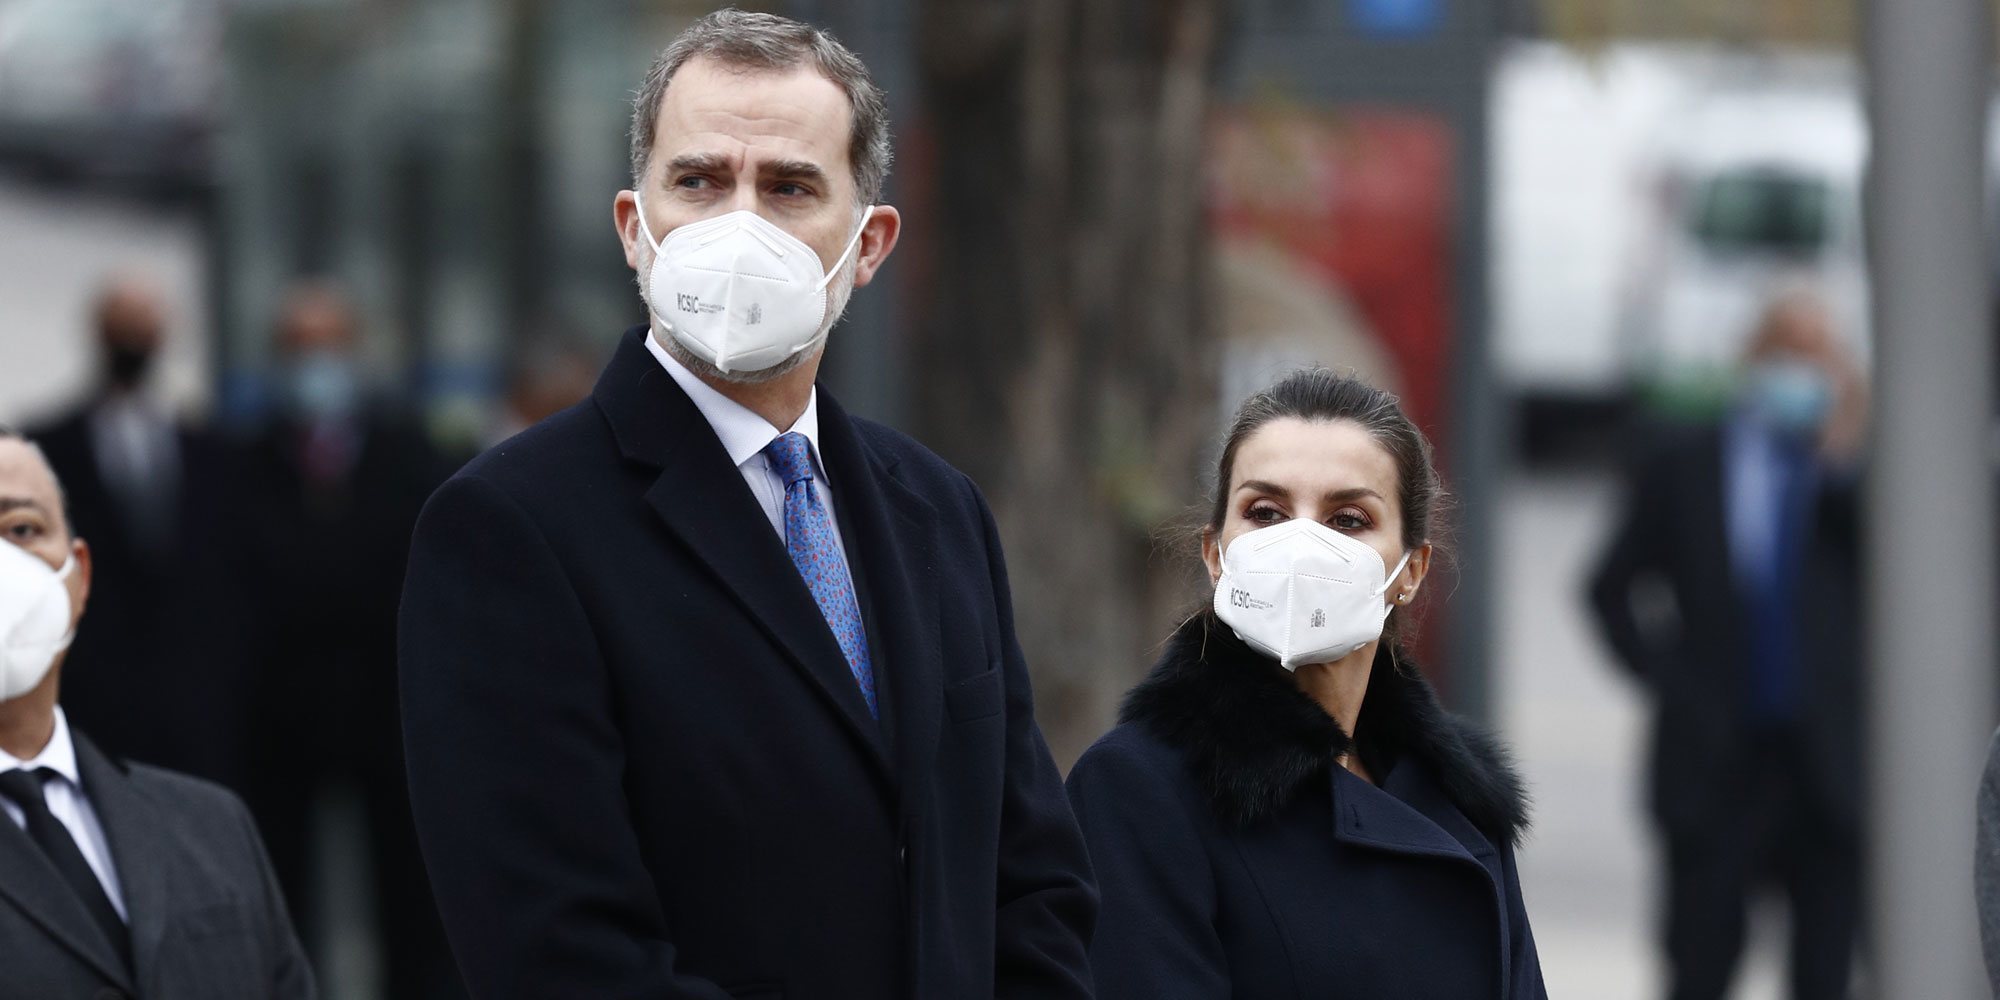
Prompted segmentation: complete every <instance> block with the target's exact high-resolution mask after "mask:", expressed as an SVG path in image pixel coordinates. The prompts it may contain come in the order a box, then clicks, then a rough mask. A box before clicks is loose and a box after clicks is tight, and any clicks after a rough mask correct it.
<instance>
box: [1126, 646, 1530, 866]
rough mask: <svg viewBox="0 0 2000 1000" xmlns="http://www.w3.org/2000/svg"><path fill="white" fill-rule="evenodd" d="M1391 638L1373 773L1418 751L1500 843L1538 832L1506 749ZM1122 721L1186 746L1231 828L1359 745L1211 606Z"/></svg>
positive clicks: (1364, 715) (1384, 658)
mask: <svg viewBox="0 0 2000 1000" xmlns="http://www.w3.org/2000/svg"><path fill="white" fill-rule="evenodd" d="M1388 648H1389V646H1388V644H1387V643H1383V644H1382V646H1381V649H1382V650H1383V651H1382V652H1381V653H1378V654H1377V656H1376V660H1375V665H1374V667H1373V672H1372V673H1371V674H1370V676H1369V680H1368V697H1367V699H1366V700H1365V701H1363V702H1362V704H1361V716H1360V718H1359V720H1358V721H1357V722H1356V724H1355V728H1356V729H1357V730H1359V732H1360V746H1359V748H1358V749H1359V752H1360V754H1361V760H1362V763H1363V764H1364V765H1365V766H1366V767H1367V768H1368V769H1369V771H1370V772H1371V773H1374V774H1377V775H1381V774H1386V773H1388V770H1389V768H1390V767H1393V766H1394V765H1395V763H1396V762H1397V761H1398V760H1400V759H1402V758H1404V757H1405V756H1406V755H1407V756H1409V757H1413V758H1416V759H1420V760H1423V761H1425V762H1427V763H1428V764H1430V766H1431V769H1432V771H1433V772H1434V773H1435V774H1436V775H1437V776H1438V780H1439V781H1440V782H1442V783H1443V786H1444V790H1445V794H1446V795H1447V796H1448V797H1449V798H1450V799H1451V801H1452V803H1453V804H1455V805H1457V806H1458V808H1459V811H1460V812H1463V813H1464V814H1465V816H1466V818H1467V819H1469V820H1471V821H1472V823H1473V825H1474V826H1476V827H1478V828H1479V829H1480V831H1481V832H1482V833H1485V834H1486V835H1487V836H1488V837H1491V838H1493V839H1494V840H1495V841H1496V842H1499V843H1504V844H1507V845H1509V846H1513V845H1515V844H1516V843H1517V842H1518V841H1519V840H1520V836H1521V834H1522V833H1523V832H1524V831H1525V830H1526V829H1527V794H1526V792H1525V791H1524V790H1523V788H1522V787H1521V780H1520V778H1519V776H1517V775H1516V774H1515V772H1514V767H1513V762H1512V760H1511V758H1510V755H1509V754H1508V752H1507V750H1506V748H1505V747H1504V746H1502V745H1501V744H1500V742H1499V741H1498V740H1496V739H1495V738H1494V737H1493V736H1491V735H1490V734H1488V733H1487V732H1485V731H1484V730H1483V729H1481V728H1480V727H1478V726H1476V725H1474V724H1472V723H1471V722H1469V721H1467V720H1465V719H1462V718H1460V717H1458V716H1455V715H1452V714H1451V713H1449V712H1446V711H1445V710H1444V708H1443V706H1441V705H1439V704H1438V700H1437V694H1436V693H1435V692H1433V691H1432V690H1431V686H1430V685H1429V684H1428V683H1426V682H1425V681H1424V679H1423V678H1422V676H1420V675H1418V674H1417V673H1416V671H1415V668H1414V666H1412V665H1409V664H1407V663H1406V664H1405V665H1404V667H1403V668H1402V669H1400V670H1399V669H1397V667H1396V666H1395V665H1394V664H1393V663H1392V662H1391V660H1390V657H1389V654H1388V652H1387V650H1388ZM1119 719H1120V721H1122V722H1131V723H1136V724H1138V725H1139V726H1141V727H1143V728H1144V729H1146V730H1147V731H1148V732H1150V733H1152V734H1153V735H1154V736H1156V737H1158V738H1159V739H1160V740H1162V741H1164V742H1166V743H1167V744H1168V745H1170V746H1173V747H1175V748H1177V749H1179V750H1180V751H1181V753H1182V754H1183V755H1184V756H1185V758H1186V759H1187V763H1188V766H1189V767H1190V768H1191V769H1192V770H1193V771H1194V772H1195V776H1196V778H1197V780H1198V781H1200V783H1201V786H1202V788H1203V790H1204V791H1206V792H1207V793H1208V796H1209V798H1210V801H1211V802H1212V803H1213V804H1214V806H1215V811H1216V815H1217V817H1218V818H1220V819H1221V820H1222V821H1223V822H1224V823H1225V824H1228V825H1231V826H1233V827H1236V828H1238V829H1242V828H1245V827H1249V826H1253V825H1255V824H1257V823H1259V822H1261V821H1263V820H1265V819H1268V818H1269V817H1270V816H1272V815H1273V814H1275V813H1276V812H1277V811H1278V810H1279V809H1281V808H1282V807H1284V806H1285V805H1286V804H1287V803H1289V802H1290V801H1291V800H1292V797H1293V796H1294V795H1295V794H1297V792H1298V791H1299V789H1301V788H1302V787H1305V786H1306V785H1307V784H1308V783H1310V782H1312V781H1314V780H1319V779H1323V778H1324V776H1325V775H1327V774H1328V773H1330V772H1329V771H1328V768H1330V767H1334V766H1337V765H1335V764H1334V759H1335V758H1336V757H1338V756H1340V755H1341V754H1343V753H1346V752H1348V751H1349V750H1352V749H1356V746H1355V741H1354V740H1353V739H1351V738H1349V736H1348V734H1347V733H1345V732H1343V731H1341V728H1340V724H1339V723H1337V722H1335V721H1334V720H1333V718H1332V716H1329V715H1327V714H1326V712H1325V711H1324V710H1322V709H1321V708H1320V707H1319V705H1318V703H1316V702H1314V701H1313V700H1312V699H1311V698H1309V697H1307V696H1306V694H1305V693H1304V692H1302V691H1300V690H1299V688H1298V686H1297V685H1296V684H1295V683H1294V682H1293V680H1292V676H1291V675H1290V674H1289V673H1287V672H1286V671H1285V670H1284V668H1282V667H1280V666H1279V665H1278V661H1276V660H1273V659H1271V658H1270V657H1267V656H1264V655H1262V654H1260V653H1258V652H1257V651H1255V650H1253V649H1251V648H1250V647H1249V646H1248V645H1246V644H1244V642H1243V640H1241V639H1238V638H1237V637H1236V633H1235V632H1234V631H1232V630H1231V629H1230V628H1229V626H1227V625H1225V624H1223V623H1222V622H1221V621H1220V620H1219V619H1217V618H1216V617H1215V615H1214V613H1213V612H1208V611H1204V612H1203V613H1201V614H1199V615H1196V616H1195V617H1193V618H1191V619H1189V620H1188V621H1187V622H1186V623H1185V624H1183V625H1182V626H1181V627H1180V628H1179V629H1178V630H1176V631H1175V632H1174V635H1173V637H1172V638H1171V639H1169V640H1167V647H1166V651H1165V652H1164V653H1163V654H1162V655H1161V657H1160V662H1159V663H1158V665H1156V666H1155V667H1154V668H1153V672H1152V674H1151V675H1150V676H1148V677H1147V678H1146V680H1145V681H1144V682H1142V683H1141V684H1140V685H1139V686H1138V687H1136V688H1133V689H1132V693H1131V694H1129V695H1127V696H1126V698H1125V706H1124V709H1123V710H1122V711H1121V712H1120V713H1119Z"/></svg>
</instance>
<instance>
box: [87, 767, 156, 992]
mask: <svg viewBox="0 0 2000 1000" xmlns="http://www.w3.org/2000/svg"><path fill="white" fill-rule="evenodd" d="M75 737H76V767H77V773H78V775H79V776H80V777H82V778H83V787H84V791H85V793H86V794H88V795H89V796H90V804H91V807H92V808H93V809H95V810H97V822H98V824H99V825H101V826H102V827H103V828H104V839H105V841H106V842H107V843H108V844H109V846H110V848H111V864H112V865H113V867H115V868H116V869H117V870H118V884H119V888H120V889H121V890H122V891H123V893H124V896H125V913H126V923H127V925H128V926H129V927H130V928H131V930H132V964H133V967H134V969H135V970H144V969H150V968H152V967H153V966H154V964H155V962H157V961H158V955H159V951H160V942H161V941H162V940H163V939H164V938H165V937H166V929H167V913H168V910H169V908H170V907H171V900H170V899H169V894H168V891H167V883H166V878H167V872H166V864H165V862H164V860H163V859H162V858H161V856H160V855H161V851H160V850H159V848H160V846H161V845H162V844H163V843H164V842H165V839H166V838H167V837H170V836H172V832H171V831H169V830H168V829H167V828H166V826H165V825H164V824H163V823H162V822H161V817H160V816H159V814H158V810H156V809H154V808H153V803H152V802H151V801H150V800H148V799H147V798H145V797H144V796H143V795H141V794H139V792H138V791H137V790H135V789H134V788H133V787H132V779H131V777H130V776H129V775H128V774H127V773H126V771H125V768H124V766H123V765H122V764H120V763H117V762H114V761H113V760H112V759H111V758H109V757H107V756H105V755H104V753H103V752H102V751H99V750H98V749H97V745H96V744H94V743H92V742H91V741H90V740H89V739H88V738H87V737H85V736H84V735H83V734H81V733H76V734H75Z"/></svg>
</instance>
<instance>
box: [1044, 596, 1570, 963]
mask: <svg viewBox="0 0 2000 1000" xmlns="http://www.w3.org/2000/svg"><path fill="white" fill-rule="evenodd" d="M1383 648H1384V649H1386V648H1387V644H1386V643H1385V644H1384V646H1383ZM1355 729H1356V731H1357V735H1358V746H1357V744H1356V741H1351V740H1350V739H1349V738H1348V736H1347V734H1346V733H1344V732H1342V730H1341V728H1340V725H1339V724H1338V723H1336V722H1335V721H1334V720H1333V719H1332V717H1330V716H1328V715H1327V714H1326V713H1325V712H1324V711H1323V710H1321V709H1320V707H1319V705H1318V704H1317V703H1316V702H1314V701H1313V700H1312V699H1310V698H1309V697H1307V696H1306V695H1305V694H1304V693H1303V692H1301V691H1300V690H1299V688H1298V687H1297V685H1296V684H1295V683H1294V681H1293V679H1292V677H1291V675H1289V674H1287V673H1286V672H1285V671H1284V670H1283V669H1282V668H1281V667H1279V666H1278V664H1277V662H1276V661H1275V660H1272V659H1269V658H1267V657H1264V656H1261V655H1259V654H1257V653H1256V652H1254V651H1253V650H1251V649H1250V648H1249V647H1248V646H1246V645H1244V644H1243V642H1242V641H1241V640H1240V639H1238V638H1236V636H1235V634H1234V633H1233V632H1231V631H1230V629H1229V628H1228V627H1227V626H1226V625H1223V624H1222V623H1221V622H1220V621H1218V620H1217V619H1215V618H1214V617H1213V616H1212V615H1209V614H1203V615H1200V616H1197V617H1196V618H1194V619H1192V620H1190V621H1189V622H1188V623H1187V624H1186V625H1183V626H1182V627H1181V628H1180V630H1179V631H1178V632H1177V633H1176V634H1175V635H1174V637H1173V638H1172V639H1171V640H1169V643H1168V647H1167V650H1166V653H1165V655H1164V656H1163V657H1162V658H1161V660H1160V662H1159V665H1158V666H1156V667H1155V668H1154V670H1153V673H1152V675H1151V676H1150V677H1149V678H1148V679H1147V680H1146V681H1145V682H1144V683H1142V684H1140V685H1139V686H1138V687H1137V688H1135V689H1134V690H1133V691H1132V693H1131V695H1130V696H1129V697H1128V698H1127V699H1126V702H1125V708H1124V711H1123V713H1122V715H1121V724H1120V725H1119V726H1118V728H1116V729H1114V730H1112V731H1111V732H1110V733H1109V734H1107V735H1106V736H1105V737H1104V738H1103V739H1101V740H1099V741H1098V742H1097V744H1096V745H1095V746H1093V747H1091V749H1090V751H1089V752H1088V753H1086V754H1084V756H1083V759H1082V760H1081V761H1079V762H1078V763H1077V765H1076V769H1075V771H1074V772H1073V773H1072V774H1071V775H1070V778H1069V794H1070V800H1071V802H1072V803H1073V804H1074V805H1075V807H1076V814H1077V820H1078V821H1079V822H1080V823H1081V824H1082V826H1083V832H1084V838H1085V841H1086V842H1087V843H1088V845H1089V847H1090V859H1091V864H1092V866H1093V867H1094V868H1095V870H1096V872H1097V878H1098V883H1099V889H1100V892H1101V893H1102V894H1103V910H1102V913H1101V915H1100V916H1099V918H1098V927H1097V936H1096V940H1095V942H1094V944H1093V945H1092V947H1091V953H1090V961H1091V968H1092V971H1093V974H1094V976H1095V977H1096V980H1097V996H1098V1000H1123V998H1132V1000H1227V998H1234V1000H1280V998H1283V1000H1308V998H1309V1000H1344V998H1353V1000H1386V998H1391V997H1393V998H1396V1000H1474V998H1480V997H1492V998H1498V1000H1537V998H1545V997H1546V996H1547V991H1546V990H1545V989H1544V987H1543V985H1542V972H1541V965H1540V962H1539V961H1538V960H1537V958H1536V956H1535V941H1534V937H1533V935H1532V934H1531V933H1530V932H1529V930H1528V916H1527V913H1526V911H1525V910H1524V909H1523V907H1522V903H1521V884H1520V879H1519V875H1518V873H1517V872H1516V870H1515V867H1514V845H1515V842H1516V841H1517V839H1518V837H1519V835H1520V832H1521V831H1522V829H1523V827H1524V825H1525V802H1524V796H1523V794H1522V790H1521V786H1520V782H1519V780H1518V779H1517V778H1516V777H1515V775H1514V773H1513V771H1512V770H1511V768H1510V766H1509V764H1508V761H1507V759H1506V755H1505V752H1504V751H1503V750H1502V749H1501V748H1500V747H1499V746H1498V744H1496V743H1495V742H1494V741H1493V740H1492V739H1491V738H1490V737H1488V736H1486V735H1485V734H1484V733H1482V732H1480V731H1479V730H1477V729H1475V728H1474V727H1472V726H1471V725H1469V724H1468V723H1466V722H1463V721H1461V720H1459V719H1457V718H1455V717H1453V716H1451V715H1449V714H1447V713H1446V712H1445V711H1444V710H1443V709H1442V708H1440V707H1439V705H1438V702H1437V697H1436V695H1435V694H1434V693H1433V692H1432V691H1431V689H1430V686H1429V685H1428V684H1426V683H1424V681H1423V680H1422V679H1421V678H1420V677H1419V676H1418V675H1417V674H1416V673H1415V672H1414V670H1413V669H1411V668H1410V667H1409V665H1408V664H1404V665H1403V668H1402V669H1400V670H1399V669H1398V668H1397V667H1396V666H1395V665H1394V664H1393V663H1392V662H1391V660H1390V658H1389V656H1388V654H1387V653H1383V654H1382V655H1380V656H1379V657H1378V658H1377V660H1376V662H1375V665H1374V668H1373V673H1372V675H1371V677H1370V680H1369V684H1368V695H1367V698H1366V699H1365V700H1364V701H1363V703H1362V708H1361V714H1360V718H1359V720H1358V721H1357V723H1356V725H1355ZM1350 748H1353V749H1356V750H1357V751H1358V753H1359V755H1360V759H1361V761H1362V763H1363V764H1364V765H1365V767H1366V769H1367V771H1368V772H1369V773H1370V774H1372V775H1374V776H1375V778H1376V780H1378V781H1380V782H1381V786H1380V787H1377V786H1376V785H1373V784H1370V783H1369V782H1368V781H1366V780H1364V779H1362V778H1359V777H1356V776H1355V775H1354V774H1353V773H1352V772H1350V771H1348V770H1347V769H1345V768H1343V767H1340V766H1338V765H1337V764H1335V763H1334V759H1335V758H1336V757H1337V756H1339V755H1340V754H1341V753H1343V752H1345V751H1347V750H1349V749H1350Z"/></svg>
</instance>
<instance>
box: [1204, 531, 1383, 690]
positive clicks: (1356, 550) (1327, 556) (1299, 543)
mask: <svg viewBox="0 0 2000 1000" xmlns="http://www.w3.org/2000/svg"><path fill="white" fill-rule="evenodd" d="M1409 561H1410V553H1408V552H1405V553H1403V558H1402V560H1401V561H1400V562H1398V563H1396V568H1395V569H1394V570H1391V571H1388V572H1384V571H1383V566H1382V556H1381V554H1380V553H1377V552H1376V551H1375V549H1374V547H1372V546H1370V545H1368V544H1367V543H1365V542H1362V541H1360V540H1358V539H1354V538H1351V537H1349V536H1347V535H1343V534H1341V533H1340V532H1338V531H1335V530H1333V529H1332V528H1329V527H1327V526H1326V525H1324V524H1321V523H1319V522H1318V521H1311V520H1307V519H1305V518H1293V519H1291V520H1289V521H1284V522H1281V523H1279V524H1273V525H1271V526H1269V527H1265V528H1258V529H1257V530H1255V531H1251V532H1246V533H1244V534H1242V535H1238V536H1237V537H1236V540H1235V541H1232V542H1230V543H1229V547H1228V548H1227V549H1225V550H1224V551H1223V553H1222V575H1221V577H1219V578H1218V579H1217V580H1216V582H1215V615H1216V617H1217V618H1220V619H1222V621H1223V622H1224V623H1225V624H1227V625H1228V626H1229V627H1230V628H1231V629H1233V630H1235V632H1236V635H1237V637H1238V638H1240V639H1242V640H1243V641H1244V642H1246V643H1249V644H1250V646H1251V647H1252V648H1254V649H1256V650H1257V651H1258V652H1260V653H1263V654H1264V655H1266V656H1270V657H1273V658H1275V659H1276V660H1277V661H1278V662H1279V663H1280V664H1282V665H1283V666H1284V668H1285V669H1286V670H1297V669H1298V668H1299V666H1300V665H1302V664H1306V663H1330V662H1332V661H1334V660H1338V659H1340V658H1341V657H1343V656H1346V655H1348V654H1349V653H1352V652H1354V651H1355V650H1357V649H1360V648H1361V647H1363V646H1366V645H1368V644H1369V643H1371V642H1374V641H1375V640H1377V639H1379V638H1381V637H1382V625H1383V623H1385V622H1387V621H1388V619H1389V602H1388V601H1387V600H1385V599H1384V598H1383V594H1384V593H1386V592H1387V591H1388V589H1389V584H1390V582H1391V581H1393V580H1394V579H1395V578H1396V577H1397V575H1398V574H1400V573H1402V572H1403V567H1404V566H1406V565H1408V564H1409Z"/></svg>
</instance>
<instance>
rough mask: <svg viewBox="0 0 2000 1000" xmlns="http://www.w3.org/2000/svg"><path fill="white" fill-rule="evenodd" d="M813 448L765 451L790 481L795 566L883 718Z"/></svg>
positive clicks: (789, 536)
mask: <svg viewBox="0 0 2000 1000" xmlns="http://www.w3.org/2000/svg"><path fill="white" fill-rule="evenodd" d="M811 452H812V446H811V444H810V443H809V442H807V441H806V436H805V435H804V434H799V433H797V432H793V433H790V434H781V435H779V436H778V438H777V440H775V441H772V442H771V443H770V444H768V445H765V446H764V454H766V455H768V456H769V457H770V459H771V468H772V470H773V471H775V472H777V474H778V476H779V477H780V478H782V479H783V480H784V481H785V550H786V551H787V552H789V553H791V556H792V565H794V566H797V567H798V568H799V575H800V576H803V577H805V580H806V589H807V590H810V591H812V596H813V601H814V602H815V603H817V604H818V605H819V613H820V614H822V615H825V616H826V623H827V625H828V626H830V627H832V629H833V637H834V639H835V640H837V641H839V643H840V651H841V652H842V653H843V654H845V655H846V656H847V668H848V669H849V670H851V671H853V672H854V680H855V682H856V683H858V684H860V685H861V698H862V700H864V701H866V702H868V714H869V715H870V716H872V717H874V718H877V719H879V718H881V714H880V713H879V712H878V711H877V710H876V708H875V667H874V665H873V664H872V663H870V662H869V660H868V634H867V632H866V630H864V629H863V628H862V627H861V607H860V605H859V604H857V603H856V602H855V600H854V583H853V581H852V580H851V579H850V578H849V577H848V575H847V558H846V557H845V556H843V555H842V554H841V551H840V539H839V538H838V537H837V536H835V535H834V533H833V517H832V515H830V514H829V513H828V512H827V509H826V507H825V506H824V505H822V504H821V503H820V502H819V491H818V490H816V489H813V467H812V453H811Z"/></svg>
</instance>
